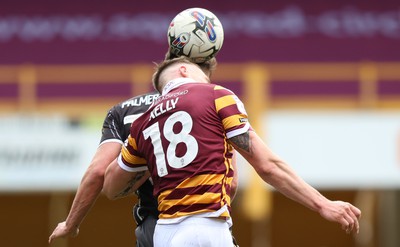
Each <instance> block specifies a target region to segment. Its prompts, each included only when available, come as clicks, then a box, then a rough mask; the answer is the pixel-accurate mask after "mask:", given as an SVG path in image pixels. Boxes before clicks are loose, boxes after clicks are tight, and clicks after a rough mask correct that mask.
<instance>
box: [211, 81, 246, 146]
mask: <svg viewBox="0 0 400 247" xmlns="http://www.w3.org/2000/svg"><path fill="white" fill-rule="evenodd" d="M214 94H215V107H216V111H217V114H218V116H219V117H220V118H221V120H222V124H223V126H224V129H225V132H226V137H227V138H228V139H229V138H232V137H234V136H237V135H240V134H243V133H245V132H247V131H248V130H250V129H251V126H250V123H249V120H248V116H247V112H246V109H245V107H244V104H243V103H242V101H241V100H240V99H239V98H238V97H237V96H236V95H235V94H234V93H233V92H232V91H230V90H228V89H226V88H224V87H221V86H215V88H214Z"/></svg>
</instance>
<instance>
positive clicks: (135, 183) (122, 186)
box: [103, 160, 150, 200]
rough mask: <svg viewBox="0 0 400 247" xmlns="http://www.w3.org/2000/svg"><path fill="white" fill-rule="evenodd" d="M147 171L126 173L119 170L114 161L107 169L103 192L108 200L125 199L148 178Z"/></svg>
mask: <svg viewBox="0 0 400 247" xmlns="http://www.w3.org/2000/svg"><path fill="white" fill-rule="evenodd" d="M149 177H150V173H149V172H148V171H139V172H127V171H125V170H123V169H121V168H120V167H119V165H118V163H117V161H116V160H114V161H113V162H112V163H111V164H110V166H109V167H108V168H107V171H106V175H105V178H104V185H103V192H104V194H105V195H106V196H107V197H108V199H110V200H115V199H118V198H122V197H125V196H127V195H130V194H132V192H133V191H135V190H137V189H138V188H139V186H140V185H142V184H143V183H144V182H145V181H146V180H147V179H148V178H149Z"/></svg>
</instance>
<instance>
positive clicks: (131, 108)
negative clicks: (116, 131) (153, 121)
mask: <svg viewBox="0 0 400 247" xmlns="http://www.w3.org/2000/svg"><path fill="white" fill-rule="evenodd" d="M158 96H159V94H158V92H151V93H146V94H142V95H138V96H135V97H132V98H129V99H126V100H124V101H122V102H120V103H118V104H116V105H114V106H113V107H112V108H111V109H110V110H109V111H108V113H109V115H115V116H121V117H123V116H126V115H129V114H136V113H143V112H145V111H146V110H147V109H148V108H149V107H150V106H151V104H152V103H153V102H154V101H155V100H156V99H157V98H158Z"/></svg>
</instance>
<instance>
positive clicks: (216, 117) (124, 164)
mask: <svg viewBox="0 0 400 247" xmlns="http://www.w3.org/2000/svg"><path fill="white" fill-rule="evenodd" d="M249 129H250V124H249V123H248V119H247V113H246V111H245V109H244V106H243V104H242V102H241V101H240V100H239V99H238V97H236V95H235V94H234V93H232V92H231V91H230V90H228V89H225V88H223V87H221V86H218V85H215V84H207V83H197V82H193V81H187V79H186V80H184V79H182V78H180V79H176V80H174V81H173V83H172V87H171V89H170V90H169V92H168V93H166V94H163V95H161V96H160V97H159V98H158V99H157V100H156V101H155V102H154V104H153V105H152V106H151V107H150V108H149V110H148V111H146V112H145V113H144V114H143V115H142V116H141V117H140V118H139V119H138V120H137V121H135V122H133V124H132V126H131V133H130V137H129V138H128V141H127V143H126V144H125V146H124V148H123V149H122V152H121V155H120V156H119V158H118V163H119V165H120V167H121V168H122V169H125V170H127V171H132V172H136V171H141V170H145V169H147V166H146V164H148V169H149V170H150V172H151V176H152V179H153V183H154V194H155V195H156V196H157V197H158V209H159V211H160V216H159V218H160V219H164V220H166V222H173V220H174V219H177V218H181V217H182V216H189V215H193V214H204V215H207V216H209V217H219V216H221V217H227V218H228V217H229V208H230V197H229V195H230V190H231V182H232V179H233V174H234V172H235V171H233V168H232V164H231V159H232V152H233V148H232V146H231V145H230V144H228V142H227V138H231V137H233V136H236V135H239V134H242V133H245V132H246V131H248V130H249Z"/></svg>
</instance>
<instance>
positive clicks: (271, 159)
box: [230, 131, 361, 233]
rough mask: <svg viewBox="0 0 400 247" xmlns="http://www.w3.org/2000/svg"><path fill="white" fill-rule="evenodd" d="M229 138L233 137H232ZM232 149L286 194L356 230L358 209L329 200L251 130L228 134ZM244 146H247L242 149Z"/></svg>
mask: <svg viewBox="0 0 400 247" xmlns="http://www.w3.org/2000/svg"><path fill="white" fill-rule="evenodd" d="M232 139H233V140H232ZM230 142H231V143H232V145H233V146H234V147H235V149H236V150H237V151H238V152H239V153H240V154H241V155H242V156H243V157H244V158H245V159H246V160H247V161H248V162H249V163H250V164H251V165H252V166H253V167H254V169H255V170H256V172H257V173H258V174H259V176H260V177H261V178H262V179H263V180H264V181H265V182H267V183H268V184H270V185H272V186H273V187H275V188H276V189H277V190H278V191H279V192H281V193H282V194H284V195H285V196H287V197H288V198H290V199H292V200H294V201H296V202H298V203H300V204H302V205H304V206H306V207H308V208H310V209H312V210H314V211H316V212H318V213H319V214H320V215H321V216H322V217H324V218H325V219H327V220H329V221H333V222H337V223H339V224H341V226H342V229H343V230H345V231H346V232H347V233H350V232H358V231H359V222H358V219H359V218H360V216H361V211H360V210H359V209H358V208H356V207H354V206H353V205H351V204H350V203H347V202H342V201H331V200H328V199H327V198H326V197H324V196H323V195H322V194H320V193H319V192H318V191H317V190H316V189H314V188H313V187H312V186H310V185H309V184H307V183H306V182H305V181H304V180H303V179H301V178H300V177H299V176H298V175H296V173H295V172H294V171H293V169H292V168H291V167H290V166H289V165H288V164H286V162H285V161H283V160H282V159H280V158H279V157H278V156H277V155H275V154H274V153H273V152H272V151H271V150H270V149H269V148H268V147H267V146H266V145H265V144H264V142H263V141H262V140H261V138H260V137H259V136H258V135H257V134H256V133H255V132H254V131H249V132H248V135H247V134H242V135H239V136H238V137H237V138H230ZM246 148H247V149H246Z"/></svg>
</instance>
